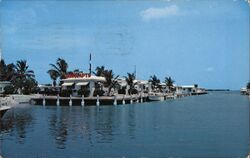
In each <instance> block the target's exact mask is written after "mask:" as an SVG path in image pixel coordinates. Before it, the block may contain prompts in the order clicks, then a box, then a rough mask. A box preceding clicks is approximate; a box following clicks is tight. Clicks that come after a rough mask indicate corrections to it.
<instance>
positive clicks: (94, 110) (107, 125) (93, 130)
mask: <svg viewBox="0 0 250 158" xmlns="http://www.w3.org/2000/svg"><path fill="white" fill-rule="evenodd" d="M120 108H123V107H122V106H121V107H55V108H50V110H51V111H52V112H51V113H49V115H48V119H49V121H48V122H49V135H50V136H51V137H52V139H53V140H54V142H55V144H56V146H57V148H59V149H65V148H66V145H67V141H79V140H81V141H82V142H84V143H87V144H89V145H93V144H95V143H100V144H102V143H112V142H114V141H115V138H117V137H116V136H117V135H126V134H128V135H129V136H130V138H131V139H135V128H136V121H135V109H134V107H133V106H131V107H130V108H128V109H127V108H126V109H123V110H121V109H120ZM44 110H45V111H46V110H48V109H44Z"/></svg>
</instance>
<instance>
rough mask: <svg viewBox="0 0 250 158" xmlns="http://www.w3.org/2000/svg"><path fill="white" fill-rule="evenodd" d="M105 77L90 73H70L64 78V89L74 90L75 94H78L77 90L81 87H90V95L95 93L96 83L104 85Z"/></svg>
mask: <svg viewBox="0 0 250 158" xmlns="http://www.w3.org/2000/svg"><path fill="white" fill-rule="evenodd" d="M105 81H106V80H105V78H104V77H101V76H94V75H90V74H89V73H70V74H67V75H66V78H65V79H62V82H63V83H62V90H65V89H71V90H73V96H76V95H78V94H77V91H78V90H80V89H88V90H89V91H90V93H89V97H92V96H93V95H94V91H95V85H96V84H97V85H100V86H102V84H101V83H103V82H105Z"/></svg>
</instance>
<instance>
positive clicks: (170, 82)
mask: <svg viewBox="0 0 250 158" xmlns="http://www.w3.org/2000/svg"><path fill="white" fill-rule="evenodd" d="M174 82H175V81H174V80H173V79H172V78H171V77H170V76H169V77H165V83H166V86H167V87H168V89H169V91H172V90H173V84H174Z"/></svg>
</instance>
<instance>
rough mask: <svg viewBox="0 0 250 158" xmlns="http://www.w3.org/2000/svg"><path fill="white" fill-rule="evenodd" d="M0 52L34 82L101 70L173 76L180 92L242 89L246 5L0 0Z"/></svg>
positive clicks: (223, 0)
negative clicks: (54, 67) (63, 72)
mask: <svg viewBox="0 0 250 158" xmlns="http://www.w3.org/2000/svg"><path fill="white" fill-rule="evenodd" d="M0 28H1V30H0V35H1V36H0V42H1V43H0V47H1V49H2V54H3V58H4V60H5V61H6V62H7V63H11V62H16V61H17V60H20V59H25V60H27V62H28V65H29V68H30V69H32V70H34V71H35V75H36V79H37V80H38V82H39V83H51V79H50V77H49V75H48V74H47V70H48V69H50V66H49V64H50V63H55V62H56V59H57V58H59V57H60V58H64V59H65V60H66V61H67V62H68V64H69V69H70V70H74V69H80V70H82V71H84V72H88V58H89V53H92V66H93V68H92V69H95V67H96V66H101V65H104V66H105V67H106V68H107V69H112V70H113V71H114V73H115V74H117V75H120V76H125V75H126V74H127V72H130V73H132V72H134V69H135V65H136V73H137V79H143V80H148V79H149V77H150V76H151V75H154V74H155V75H156V76H157V77H158V78H160V79H161V81H164V78H165V77H166V76H171V77H172V78H173V79H174V80H175V83H176V84H178V85H190V84H199V86H201V87H205V88H229V89H239V88H241V87H243V86H245V85H246V83H247V82H248V80H249V5H248V3H247V1H246V0H202V1H200V0H161V1H160V0H159V1H153V0H152V1H151V0H137V1H129V0H121V1H118V0H113V1H112V0H109V1H108V0H107V1H101V0H99V1H97V0H96V1H87V0H86V1H79V0H75V1H69V0H64V1H59V0H58V1H54V0H45V1H31V0H26V1H21V0H19V1H17V0H0Z"/></svg>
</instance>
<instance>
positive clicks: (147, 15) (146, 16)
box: [140, 5, 180, 21]
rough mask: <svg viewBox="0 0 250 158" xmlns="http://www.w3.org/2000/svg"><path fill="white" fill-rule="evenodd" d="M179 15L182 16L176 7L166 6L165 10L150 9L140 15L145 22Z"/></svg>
mask: <svg viewBox="0 0 250 158" xmlns="http://www.w3.org/2000/svg"><path fill="white" fill-rule="evenodd" d="M179 14H180V9H179V7H178V6H176V5H171V6H166V7H164V8H148V9H146V10H143V11H141V12H140V15H141V17H142V19H143V20H144V21H150V20H153V19H160V18H166V17H169V16H173V15H179Z"/></svg>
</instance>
